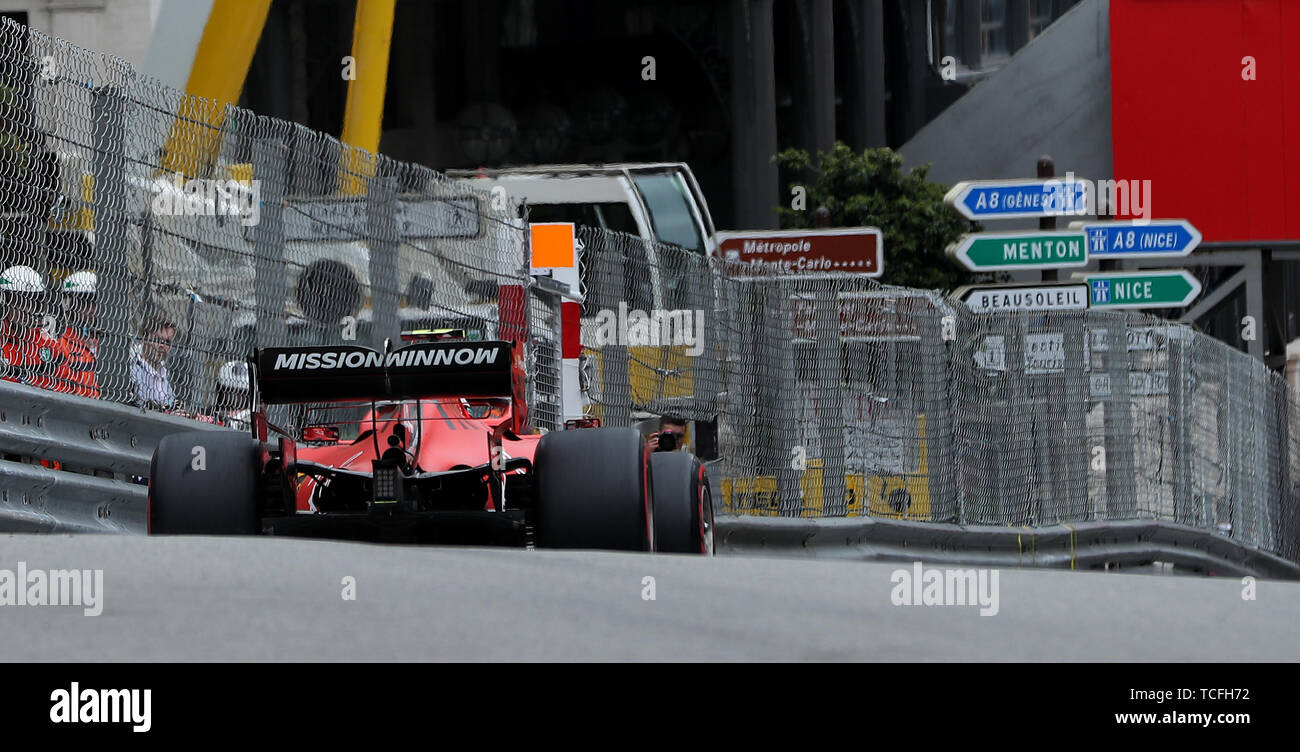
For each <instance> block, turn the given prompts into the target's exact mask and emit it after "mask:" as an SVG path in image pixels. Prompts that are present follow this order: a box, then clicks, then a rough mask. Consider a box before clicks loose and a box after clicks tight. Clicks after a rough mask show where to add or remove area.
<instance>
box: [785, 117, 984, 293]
mask: <svg viewBox="0 0 1300 752" xmlns="http://www.w3.org/2000/svg"><path fill="white" fill-rule="evenodd" d="M776 161H777V163H778V164H779V165H780V166H781V167H782V168H783V169H785V170H787V174H790V175H807V174H812V175H814V176H815V180H813V182H812V183H811V184H805V183H802V182H798V183H792V184H791V188H792V189H793V188H794V186H797V185H801V186H803V187H804V188H805V189H806V190H807V203H806V205H805V208H804V209H802V210H800V209H790V208H786V207H781V208H778V209H777V211H778V212H779V213H780V215H781V226H782V227H786V228H791V229H793V228H804V227H813V226H814V222H813V220H814V216H813V212H814V211H815V210H816V209H817V208H818V207H821V206H825V207H826V208H827V209H829V210H830V226H831V227H858V226H863V225H868V226H871V227H879V228H880V229H881V230H882V231H883V232H884V234H885V274H884V276H883V277H882V278H881V280H880V281H881V282H884V283H886V284H892V285H907V286H909V287H922V288H931V289H933V288H938V289H944V290H951V289H953V288H955V287H958V286H960V285H964V284H970V283H971V282H975V281H983V280H985V279H987V276H986V275H972V274H971V273H970V272H968V271H965V270H964V269H962V268H961V267H959V266H957V265H956V264H955V263H953V262H952V261H951V260H950V259H949V258H948V257H947V256H946V255H945V254H944V249H945V248H947V247H948V244H949V243H952V242H955V241H956V240H957V239H958V238H959V237H960V236H961V234H962V233H965V232H974V231H977V230H978V229H979V225H977V224H976V223H974V222H970V221H968V220H967V219H966V218H965V217H963V216H961V215H960V214H958V213H957V210H956V209H953V208H951V207H948V206H945V205H944V203H943V196H944V194H945V193H947V192H948V186H944V185H939V184H937V183H930V182H927V181H926V179H925V176H926V174H927V173H928V172H929V170H930V168H929V166H928V165H927V166H925V167H917V168H914V169H913V170H912V171H911V172H905V171H904V170H903V157H902V156H901V155H899V154H896V153H895V152H894V151H893V150H892V149H887V148H880V149H867V150H866V151H864V152H862V153H861V154H858V153H856V152H854V151H853V150H852V149H850V148H849V147H848V146H847V145H845V144H843V143H840V142H836V144H835V147H834V148H833V149H831V151H830V152H829V153H827V152H820V153H818V161H817V164H816V165H814V164H813V160H812V158H811V157H810V156H809V155H808V152H806V151H804V150H803V149H787V150H785V151H783V152H781V153H780V154H778V155H776ZM787 195H793V194H792V193H787Z"/></svg>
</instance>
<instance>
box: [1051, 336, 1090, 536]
mask: <svg viewBox="0 0 1300 752" xmlns="http://www.w3.org/2000/svg"><path fill="white" fill-rule="evenodd" d="M1063 316H1064V319H1065V321H1064V333H1063V337H1064V346H1065V363H1064V366H1065V373H1064V374H1063V375H1062V380H1063V381H1064V385H1065V394H1064V396H1063V398H1062V400H1061V413H1062V415H1061V417H1062V421H1061V424H1060V425H1063V426H1064V428H1065V431H1064V435H1063V436H1061V440H1060V441H1058V442H1057V449H1058V454H1057V456H1058V457H1059V458H1060V461H1061V462H1063V463H1064V464H1065V468H1064V471H1065V473H1064V475H1065V480H1066V483H1065V489H1066V494H1065V495H1066V499H1065V500H1064V501H1065V510H1064V514H1063V515H1062V516H1061V518H1062V519H1067V520H1086V519H1091V517H1092V514H1091V507H1090V505H1089V503H1088V461H1089V458H1090V457H1091V451H1090V450H1089V448H1088V374H1087V373H1086V372H1085V371H1084V367H1083V364H1084V361H1085V357H1086V355H1087V347H1088V332H1087V328H1086V327H1085V326H1084V322H1085V319H1086V316H1085V314H1083V313H1065V314H1063ZM1058 503H1059V501H1058Z"/></svg>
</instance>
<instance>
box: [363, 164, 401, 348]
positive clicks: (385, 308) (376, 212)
mask: <svg viewBox="0 0 1300 752" xmlns="http://www.w3.org/2000/svg"><path fill="white" fill-rule="evenodd" d="M387 163H388V161H387V160H386V159H382V158H381V159H380V164H379V169H378V170H377V174H376V175H375V177H373V178H370V179H369V180H368V181H367V190H366V236H367V239H368V242H369V246H370V312H371V315H372V316H373V318H372V319H371V322H372V323H371V329H370V337H371V341H372V342H373V343H374V347H375V349H377V350H382V349H383V347H384V340H386V339H391V340H392V341H393V345H394V346H395V347H397V346H400V345H401V342H400V340H399V337H400V335H401V333H402V330H401V326H402V325H401V321H400V320H399V317H398V312H397V302H398V294H399V289H398V284H399V280H398V259H397V254H398V237H397V187H396V182H397V181H396V180H394V179H393V178H392V177H390V176H388V175H385V174H384V172H385V170H384V167H385V166H386V165H387Z"/></svg>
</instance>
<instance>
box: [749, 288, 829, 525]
mask: <svg viewBox="0 0 1300 752" xmlns="http://www.w3.org/2000/svg"><path fill="white" fill-rule="evenodd" d="M757 286H758V287H759V288H760V289H761V290H762V292H761V297H762V301H763V304H762V306H761V307H759V308H758V309H757V310H756V311H755V313H756V314H757V315H758V316H759V317H761V318H763V319H765V320H763V321H756V322H755V329H756V330H757V331H758V332H762V334H761V336H760V339H759V342H760V349H759V351H758V352H759V354H760V359H759V362H758V363H757V367H758V368H765V369H770V370H768V373H766V374H761V373H760V374H757V375H758V377H759V390H758V413H759V415H760V416H767V421H766V422H767V424H768V425H766V426H763V428H762V429H760V430H762V431H763V434H764V438H763V439H762V440H761V441H762V447H763V448H762V451H763V454H762V460H761V463H760V472H761V470H769V471H773V472H774V473H775V475H776V493H777V499H778V500H779V502H778V504H779V509H780V513H781V515H782V516H794V517H799V516H801V515H802V514H803V507H804V500H803V489H802V487H801V485H800V479H801V477H802V476H803V474H804V473H805V472H806V470H796V469H795V468H794V467H793V466H792V464H791V461H790V460H791V449H792V446H791V445H792V438H793V437H796V436H798V423H797V421H796V420H795V419H794V408H793V407H792V405H793V400H792V397H794V395H796V394H798V380H797V378H796V370H795V362H794V343H793V342H792V338H791V336H790V327H791V324H792V323H793V311H792V310H791V302H790V291H789V288H787V287H785V286H784V285H783V284H782V283H781V282H780V281H771V282H759V283H757ZM836 339H838V336H837V337H836ZM763 353H768V354H769V356H770V359H765V358H762V357H761V355H762V354H763ZM763 376H767V378H763ZM759 420H760V426H761V425H762V423H763V422H764V421H763V419H762V418H761V417H760V419H759ZM841 446H842V444H841ZM841 466H842V464H841ZM823 472H824V471H823Z"/></svg>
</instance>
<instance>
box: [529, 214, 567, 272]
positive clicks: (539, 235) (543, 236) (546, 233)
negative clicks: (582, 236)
mask: <svg viewBox="0 0 1300 752" xmlns="http://www.w3.org/2000/svg"><path fill="white" fill-rule="evenodd" d="M528 228H529V230H530V231H531V236H530V238H529V244H530V246H531V248H532V251H533V254H532V259H533V260H532V265H533V268H534V269H572V268H573V258H574V252H573V248H574V235H573V223H572V222H539V223H537V224H531V225H529V226H528Z"/></svg>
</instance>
